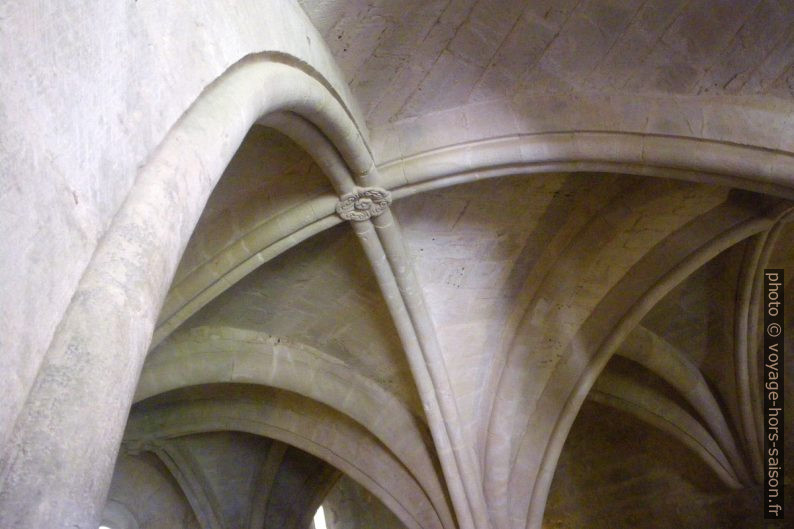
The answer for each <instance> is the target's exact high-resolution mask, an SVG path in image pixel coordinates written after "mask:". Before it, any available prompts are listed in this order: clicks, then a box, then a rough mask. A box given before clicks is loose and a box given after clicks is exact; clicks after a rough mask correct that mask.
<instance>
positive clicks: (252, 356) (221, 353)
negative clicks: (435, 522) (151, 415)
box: [133, 327, 453, 527]
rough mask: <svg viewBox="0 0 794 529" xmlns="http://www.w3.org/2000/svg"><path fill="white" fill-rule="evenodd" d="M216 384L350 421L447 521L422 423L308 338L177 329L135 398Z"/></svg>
mask: <svg viewBox="0 0 794 529" xmlns="http://www.w3.org/2000/svg"><path fill="white" fill-rule="evenodd" d="M217 383H233V384H254V385H259V386H266V387H271V388H275V389H280V390H284V391H289V392H292V393H295V394H297V395H301V396H302V397H305V398H306V399H309V400H311V401H313V402H317V403H321V404H323V405H325V406H328V407H329V408H331V409H333V410H335V411H336V412H338V413H340V414H343V415H345V416H347V417H349V418H350V419H352V420H354V421H356V422H357V423H358V424H359V425H361V427H362V428H364V429H365V430H366V431H367V432H369V434H371V435H372V436H374V437H375V438H376V439H377V440H378V441H379V442H380V443H382V444H383V445H384V446H385V447H386V448H387V449H388V450H389V451H390V452H391V453H393V454H394V456H395V457H396V458H397V459H398V460H399V461H400V462H401V464H403V465H404V466H405V468H406V469H407V470H408V472H409V473H410V475H411V476H412V477H413V479H415V480H416V482H417V483H418V484H419V486H420V487H421V488H422V490H423V491H424V493H425V494H426V495H427V498H428V500H429V501H430V502H431V503H432V504H433V506H434V508H435V509H436V511H437V513H438V517H439V519H440V520H442V522H443V524H444V526H445V527H450V526H451V525H452V523H453V522H452V520H453V515H452V512H451V509H450V505H449V503H448V501H449V499H448V497H447V496H446V493H445V489H444V485H443V483H442V482H441V481H440V479H439V478H440V469H439V467H438V460H437V458H436V455H435V452H434V451H433V442H432V439H431V437H430V435H429V432H428V431H427V425H426V424H425V423H424V422H423V421H422V419H421V418H419V417H416V416H415V415H414V414H413V413H412V412H411V411H410V410H408V409H407V408H406V407H405V405H404V404H403V403H402V402H401V401H400V400H399V399H398V398H397V397H395V396H394V395H392V394H391V393H389V392H388V391H387V390H385V389H384V388H383V387H381V386H380V385H379V384H378V383H377V382H375V381H373V380H371V379H369V378H367V377H365V376H363V375H361V374H359V373H358V372H357V371H356V370H355V369H354V368H353V367H351V366H349V365H347V364H345V363H344V362H343V361H341V360H339V359H337V358H335V357H332V356H329V355H326V354H323V353H322V352H321V351H318V350H316V349H314V348H313V347H310V346H308V345H305V344H301V343H297V342H294V341H291V340H288V339H286V338H283V337H277V336H271V335H266V334H263V333H260V332H255V331H249V330H245V329H235V328H229V327H198V328H194V329H191V330H190V331H188V332H183V333H178V334H177V335H175V336H173V337H171V338H170V339H169V340H167V341H166V342H164V343H163V344H161V345H160V347H158V348H157V349H156V350H155V351H154V352H153V353H152V354H151V355H150V356H149V358H148V359H147V362H146V364H145V365H144V368H143V371H142V372H141V378H140V382H139V385H138V388H137V390H136V394H135V397H134V399H133V400H134V402H140V401H142V400H145V399H147V398H149V397H153V396H156V395H160V394H163V393H167V392H169V391H173V390H177V389H180V388H186V387H191V386H198V385H201V384H217ZM386 419H388V420H386Z"/></svg>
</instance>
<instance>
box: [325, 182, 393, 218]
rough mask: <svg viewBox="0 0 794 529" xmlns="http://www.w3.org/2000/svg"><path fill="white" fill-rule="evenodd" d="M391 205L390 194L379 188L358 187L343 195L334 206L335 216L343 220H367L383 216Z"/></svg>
mask: <svg viewBox="0 0 794 529" xmlns="http://www.w3.org/2000/svg"><path fill="white" fill-rule="evenodd" d="M389 204H391V193H390V192H388V191H386V190H385V189H383V188H381V187H360V188H357V189H356V190H355V191H353V192H351V193H345V194H344V195H342V197H341V198H340V199H339V202H337V204H336V214H337V215H339V216H340V217H342V218H343V219H344V220H355V221H362V220H369V219H371V218H372V217H377V216H378V215H381V214H383V212H384V211H386V209H387V208H388V207H389Z"/></svg>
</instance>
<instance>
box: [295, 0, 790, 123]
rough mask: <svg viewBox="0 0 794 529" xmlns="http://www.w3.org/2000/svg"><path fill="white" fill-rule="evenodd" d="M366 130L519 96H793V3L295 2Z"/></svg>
mask: <svg viewBox="0 0 794 529" xmlns="http://www.w3.org/2000/svg"><path fill="white" fill-rule="evenodd" d="M301 5H302V6H303V7H304V9H305V10H306V13H307V14H308V15H309V17H310V18H311V20H312V22H313V23H314V24H315V25H316V26H317V28H318V29H319V30H320V32H321V33H322V34H323V36H324V37H325V40H326V42H327V44H328V46H329V47H330V49H331V51H332V52H333V54H334V57H335V58H336V60H337V61H338V63H339V66H340V68H341V69H342V72H343V74H344V76H345V78H346V79H347V81H348V83H349V84H350V87H351V89H352V91H353V93H354V95H355V96H356V98H357V99H358V102H359V104H360V105H361V107H362V110H363V112H364V114H365V115H366V117H367V120H368V121H369V123H370V125H371V126H378V125H382V124H384V123H386V122H390V121H396V120H402V119H406V118H412V117H417V116H421V115H423V114H426V113H428V112H434V111H439V110H445V109H450V108H454V107H457V106H460V105H465V104H468V103H473V102H478V101H487V100H492V99H500V98H506V97H507V98H509V97H512V96H513V95H514V94H516V93H526V92H529V93H538V94H542V93H558V92H561V93H570V92H576V91H579V92H588V91H595V92H607V93H610V92H618V93H650V94H658V93H664V94H675V95H703V96H772V97H776V98H784V99H792V97H793V96H794V8H793V7H794V6H793V5H792V3H791V1H790V0H747V1H740V2H736V1H729V0H719V1H709V0H648V1H640V0H531V1H527V0H430V1H426V0H405V1H400V2H393V1H387V0H325V1H313V0H301Z"/></svg>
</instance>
